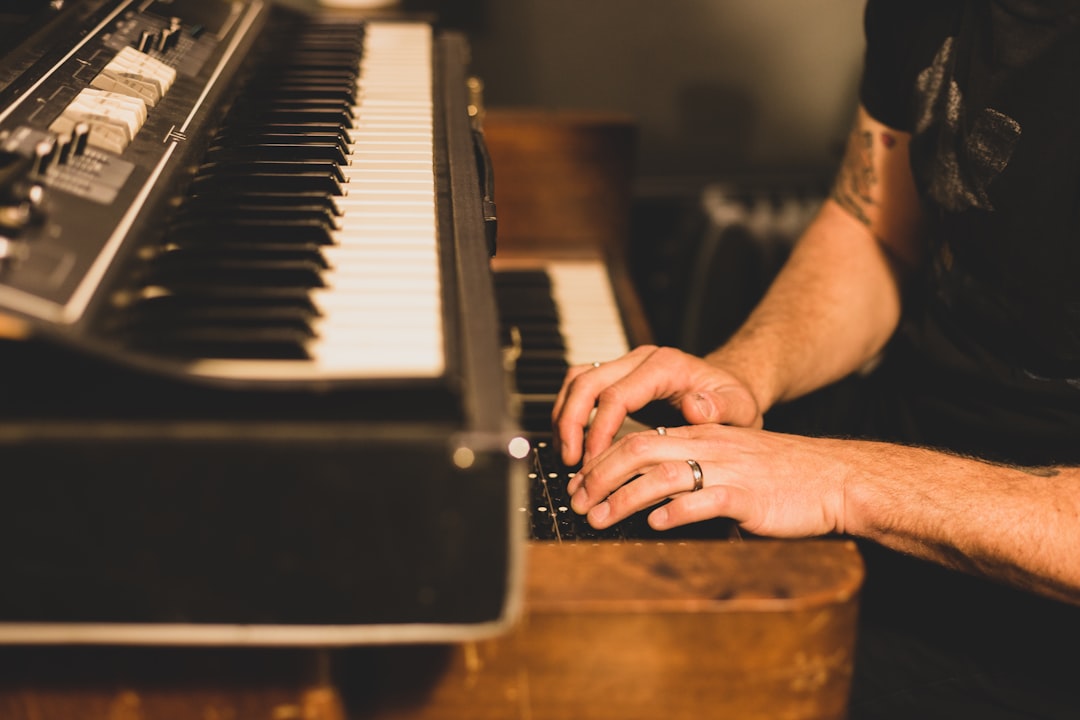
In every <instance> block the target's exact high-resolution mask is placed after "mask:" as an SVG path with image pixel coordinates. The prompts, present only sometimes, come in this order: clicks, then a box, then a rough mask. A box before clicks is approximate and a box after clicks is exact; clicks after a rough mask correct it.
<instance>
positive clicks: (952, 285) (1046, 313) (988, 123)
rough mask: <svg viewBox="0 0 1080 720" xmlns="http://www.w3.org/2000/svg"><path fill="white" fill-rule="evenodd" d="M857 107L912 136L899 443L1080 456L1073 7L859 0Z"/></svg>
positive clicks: (899, 354) (1078, 77)
mask: <svg viewBox="0 0 1080 720" xmlns="http://www.w3.org/2000/svg"><path fill="white" fill-rule="evenodd" d="M865 24H866V34H867V54H866V67H865V72H864V76H863V82H862V88H861V101H862V103H863V105H864V106H865V107H866V109H867V110H868V112H869V113H870V114H871V115H872V116H873V117H875V118H876V119H877V120H879V121H880V122H882V123H884V124H886V125H887V126H889V127H892V128H895V129H897V130H902V131H905V132H909V133H911V134H912V143H911V162H912V169H913V172H914V175H915V179H916V183H917V186H918V190H919V195H920V197H921V199H922V201H923V203H924V207H925V210H926V216H927V218H928V227H927V232H926V243H927V253H926V255H927V258H928V260H927V262H928V269H927V270H928V271H927V272H926V273H925V274H924V275H923V281H922V282H920V283H918V284H917V285H916V286H914V287H912V288H911V289H910V292H909V294H908V298H907V304H906V316H905V320H904V324H903V330H902V332H901V333H899V334H898V337H897V338H896V340H895V342H894V347H892V348H890V355H891V358H890V359H891V368H892V371H893V372H894V373H897V376H898V377H901V378H902V379H901V380H900V382H901V383H902V384H906V391H909V392H910V394H911V402H910V403H909V407H908V408H906V410H905V413H906V414H907V415H908V417H907V420H908V421H910V422H909V426H908V427H907V428H906V429H905V430H904V431H903V432H901V433H900V434H901V439H907V440H911V441H917V442H926V443H929V444H934V445H942V446H946V447H952V448H954V449H957V450H960V451H964V452H973V453H976V454H980V455H983V456H990V457H995V458H998V459H1003V460H1009V461H1015V462H1023V463H1032V464H1043V463H1046V464H1049V463H1053V462H1077V461H1080V132H1078V128H1080V1H1077V0H967V1H965V0H869V2H868V4H867V8H866V18H865Z"/></svg>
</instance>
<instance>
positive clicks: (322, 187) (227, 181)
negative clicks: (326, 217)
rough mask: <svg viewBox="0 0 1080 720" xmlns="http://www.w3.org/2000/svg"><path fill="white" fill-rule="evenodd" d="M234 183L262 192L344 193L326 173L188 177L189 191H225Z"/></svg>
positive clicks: (234, 184)
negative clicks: (189, 180)
mask: <svg viewBox="0 0 1080 720" xmlns="http://www.w3.org/2000/svg"><path fill="white" fill-rule="evenodd" d="M238 184H242V187H243V189H244V190H246V191H262V192H280V193H288V192H298V193H306V192H321V193H323V194H326V195H333V196H335V197H341V196H343V195H345V188H344V186H343V185H342V184H341V183H340V182H338V181H337V180H336V179H335V178H334V177H332V176H331V175H329V174H327V173H322V172H312V173H307V172H304V173H300V172H296V173H230V172H215V173H212V174H205V175H198V176H196V177H195V179H194V180H192V192H194V193H197V194H212V193H220V192H229V191H230V189H234V188H236V186H237V185H238Z"/></svg>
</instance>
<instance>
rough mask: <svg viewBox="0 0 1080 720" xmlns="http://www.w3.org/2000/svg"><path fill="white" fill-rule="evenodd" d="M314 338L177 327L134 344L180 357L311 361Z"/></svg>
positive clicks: (281, 331) (261, 331)
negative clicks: (312, 340)
mask: <svg viewBox="0 0 1080 720" xmlns="http://www.w3.org/2000/svg"><path fill="white" fill-rule="evenodd" d="M310 341H311V337H310V335H309V334H308V333H306V332H300V331H295V330H289V329H283V328H271V329H266V328H250V327H244V326H238V327H227V328H184V329H180V328H176V329H169V330H165V331H162V332H159V333H154V332H152V331H149V332H143V333H140V334H138V335H137V336H135V337H134V339H133V340H132V344H133V345H135V346H136V347H139V348H142V349H144V350H150V351H154V352H160V353H166V354H169V355H175V356H180V357H193V358H194V357H198V358H220V359H241V360H254V359H275V360H311V359H312V355H311V352H310V350H309V345H310Z"/></svg>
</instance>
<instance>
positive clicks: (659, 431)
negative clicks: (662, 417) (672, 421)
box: [656, 425, 667, 435]
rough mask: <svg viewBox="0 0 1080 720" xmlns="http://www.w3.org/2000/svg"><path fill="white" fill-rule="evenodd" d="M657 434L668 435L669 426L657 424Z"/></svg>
mask: <svg viewBox="0 0 1080 720" xmlns="http://www.w3.org/2000/svg"><path fill="white" fill-rule="evenodd" d="M656 434H657V435H667V428H666V427H664V426H663V425H657V426H656Z"/></svg>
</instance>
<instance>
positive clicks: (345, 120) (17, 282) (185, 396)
mask: <svg viewBox="0 0 1080 720" xmlns="http://www.w3.org/2000/svg"><path fill="white" fill-rule="evenodd" d="M31 15H32V17H29V20H28V28H27V30H26V31H25V32H24V33H21V34H20V33H9V32H6V29H5V34H4V36H5V37H8V36H11V37H14V36H16V35H21V36H22V37H23V38H24V40H25V41H23V42H20V43H18V44H16V45H14V46H5V48H4V49H3V50H0V317H2V318H3V321H2V322H0V328H2V329H3V333H4V335H5V337H6V339H4V340H2V341H0V367H3V368H4V374H5V381H4V382H3V383H2V385H0V498H2V504H3V506H4V507H5V508H7V509H8V511H10V518H9V519H8V520H5V522H4V523H0V571H2V572H3V573H4V577H5V587H6V588H8V590H7V591H6V592H5V593H3V597H2V598H0V642H51V643H71V642H76V643H78V642H94V643H97V642H107V643H117V642H119V643H176V644H200V643H206V644H307V645H341V644H355V643H383V642H443V641H452V640H459V639H468V638H474V637H482V636H488V635H491V634H494V633H498V632H501V631H502V630H503V629H505V627H506V626H507V625H508V624H509V623H510V622H512V621H513V619H514V617H515V616H516V613H517V612H518V607H519V605H520V575H521V569H520V563H521V555H522V552H523V550H522V546H523V544H524V537H525V531H524V521H523V520H521V519H520V518H519V517H518V516H517V514H516V513H515V512H513V510H515V509H516V508H517V506H518V505H519V504H520V497H521V496H522V495H523V492H524V491H523V485H524V473H525V467H524V464H523V463H522V462H521V461H520V460H519V457H520V456H522V455H524V454H525V452H526V451H525V450H524V449H523V443H524V440H523V439H521V438H519V437H518V432H517V428H516V422H515V420H514V418H513V417H512V415H511V413H510V410H509V408H510V403H509V401H508V394H507V387H508V384H509V383H508V382H505V381H503V379H502V378H504V376H505V374H504V371H503V366H502V359H501V349H500V346H499V337H498V331H497V322H496V315H495V304H494V299H493V290H492V283H491V274H490V271H489V267H488V262H489V258H490V255H491V252H492V246H491V242H492V236H491V235H492V233H491V227H490V222H489V221H490V219H491V218H490V209H491V207H490V206H491V203H490V198H489V197H485V189H486V188H487V187H488V186H489V185H490V179H489V178H487V177H485V170H486V168H485V165H484V163H483V162H480V161H479V160H478V158H480V157H482V156H483V150H482V148H481V147H480V146H479V145H478V142H479V141H480V140H481V139H482V137H481V134H480V132H479V131H478V128H477V126H476V123H475V121H474V119H473V118H471V117H470V116H469V111H468V92H467V77H466V61H467V55H468V49H467V46H466V43H465V41H464V39H463V38H462V37H461V36H459V35H458V34H456V33H452V32H443V31H439V30H436V29H435V28H434V27H433V26H432V25H431V24H429V23H428V22H424V21H422V20H417V19H413V18H409V17H407V16H401V17H391V18H381V19H376V18H364V17H362V16H343V15H325V16H324V15H320V14H318V13H309V12H301V11H298V10H295V9H289V8H286V7H284V6H278V5H274V4H271V3H267V2H264V1H263V0H168V1H167V0H139V1H135V0H79V1H72V2H67V3H51V4H46V3H38V9H37V11H36V13H32V14H31Z"/></svg>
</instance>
